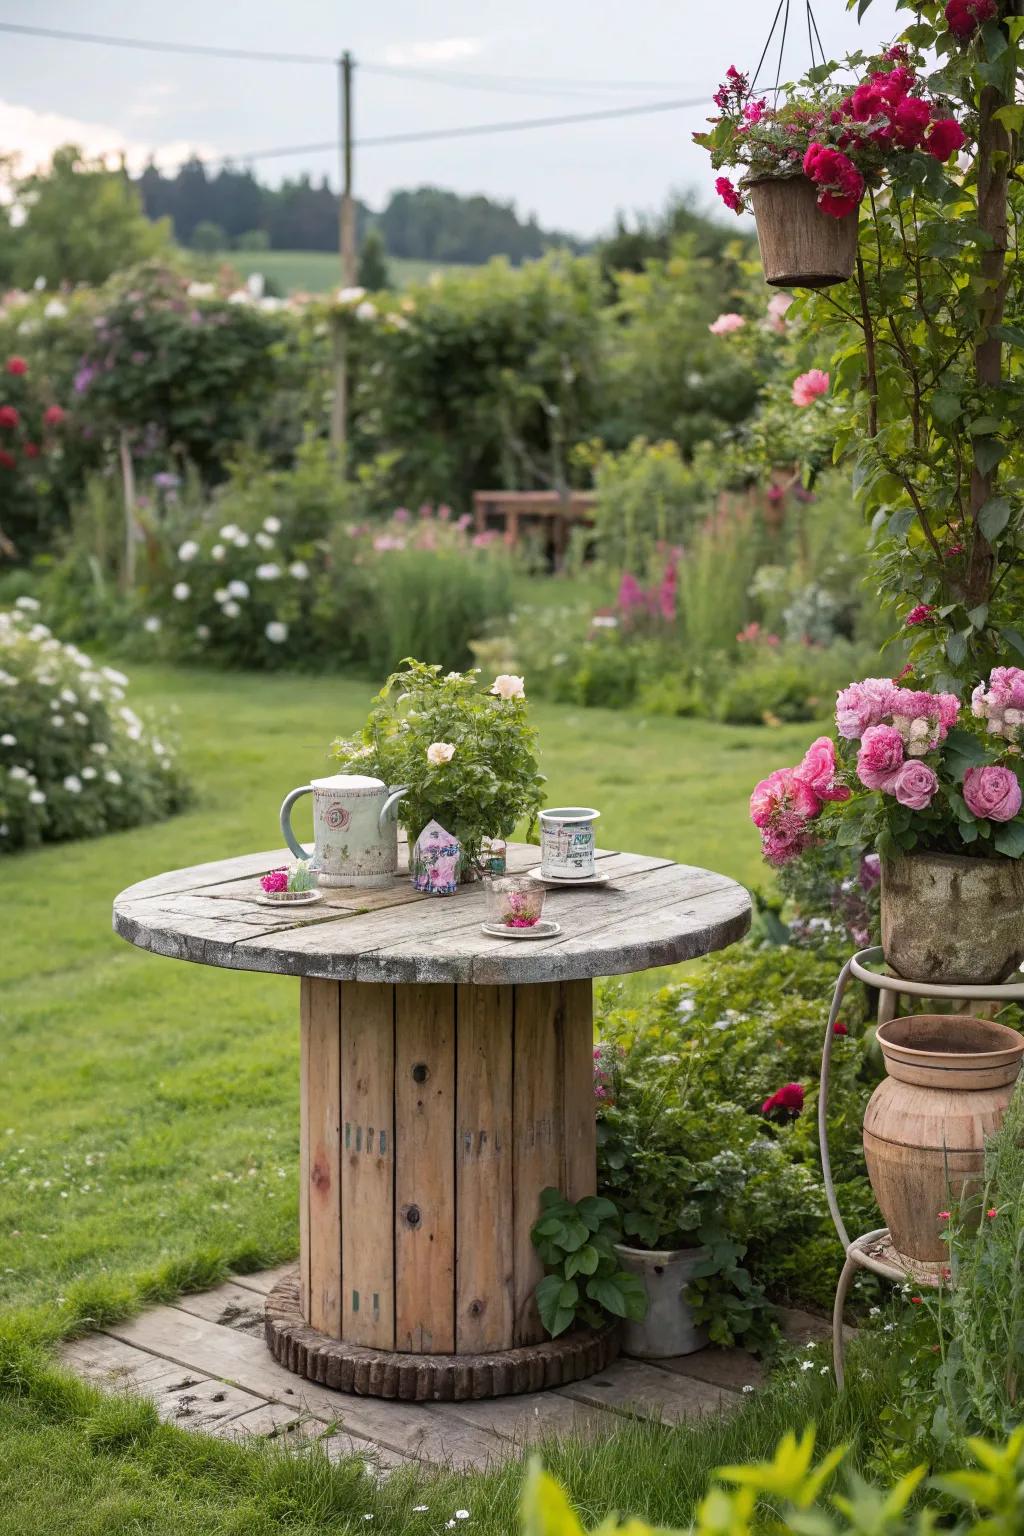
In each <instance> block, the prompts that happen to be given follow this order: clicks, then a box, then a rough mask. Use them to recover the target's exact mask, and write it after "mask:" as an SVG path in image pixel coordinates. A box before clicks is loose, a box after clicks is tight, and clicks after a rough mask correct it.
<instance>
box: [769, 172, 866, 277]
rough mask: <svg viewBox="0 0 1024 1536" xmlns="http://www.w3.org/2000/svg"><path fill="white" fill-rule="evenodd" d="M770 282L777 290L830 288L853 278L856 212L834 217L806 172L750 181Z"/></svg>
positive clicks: (855, 249) (855, 255)
mask: <svg viewBox="0 0 1024 1536" xmlns="http://www.w3.org/2000/svg"><path fill="white" fill-rule="evenodd" d="M747 191H748V192H749V194H750V205H751V207H752V208H753V210H754V218H755V220H756V221H757V239H758V244H759V245H760V247H761V265H762V266H763V267H764V275H765V281H766V282H769V283H771V284H772V286H773V287H775V288H830V287H831V286H832V284H833V283H845V282H846V281H847V279H848V278H850V277H852V276H853V267H854V262H855V261H856V259H857V212H856V210H855V211H854V212H853V213H848V214H847V215H846V217H845V218H843V219H834V218H833V217H832V216H831V214H828V213H822V211H821V209H820V208H819V207H818V194H817V192H816V191H815V189H814V186H813V183H811V182H809V181H808V180H807V178H806V176H789V177H786V178H785V179H784V180H781V181H780V180H778V179H777V178H766V179H764V180H762V181H752V182H749V183H748V185H747Z"/></svg>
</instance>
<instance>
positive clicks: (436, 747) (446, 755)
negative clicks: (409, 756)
mask: <svg viewBox="0 0 1024 1536" xmlns="http://www.w3.org/2000/svg"><path fill="white" fill-rule="evenodd" d="M454 756H455V748H454V746H453V745H452V743H451V742H450V741H432V742H431V743H430V746H429V747H428V748H427V762H428V763H433V765H434V767H435V768H439V767H440V766H441V764H442V763H450V762H451V760H452V758H453V757H454Z"/></svg>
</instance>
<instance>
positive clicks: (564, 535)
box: [473, 491, 596, 571]
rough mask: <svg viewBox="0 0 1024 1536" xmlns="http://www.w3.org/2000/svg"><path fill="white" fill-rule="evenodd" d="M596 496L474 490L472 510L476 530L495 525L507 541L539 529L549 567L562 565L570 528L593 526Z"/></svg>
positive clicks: (574, 493)
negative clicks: (549, 562)
mask: <svg viewBox="0 0 1024 1536" xmlns="http://www.w3.org/2000/svg"><path fill="white" fill-rule="evenodd" d="M595 500H596V498H595V496H594V494H593V492H592V491H570V492H569V493H568V494H567V495H566V496H560V495H559V494H558V492H557V491H474V492H473V512H474V521H475V525H476V531H477V533H487V532H489V531H490V530H492V529H496V530H497V531H499V532H500V533H502V534H503V535H504V537H505V538H506V539H507V540H508V542H509V543H510V544H517V543H518V542H519V539H520V537H521V535H522V534H523V533H524V532H525V531H529V532H534V533H537V532H539V533H540V536H541V541H542V543H543V546H544V550H545V553H546V554H547V555H548V557H549V559H550V561H551V565H552V568H553V569H554V570H556V571H560V570H561V569H562V568H563V566H564V565H565V557H566V554H567V552H568V548H569V539H570V536H571V534H572V530H573V528H593V526H594V518H593V508H594V502H595Z"/></svg>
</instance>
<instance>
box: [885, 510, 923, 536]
mask: <svg viewBox="0 0 1024 1536" xmlns="http://www.w3.org/2000/svg"><path fill="white" fill-rule="evenodd" d="M916 520H917V513H916V512H915V511H914V508H913V507H900V508H899V509H898V511H896V512H894V513H893V514H892V516H891V517H890V519H889V534H890V537H891V538H894V539H902V538H905V537H906V535H907V534H908V533H909V531H910V529H911V528H912V527H913V526H914V523H915V521H916Z"/></svg>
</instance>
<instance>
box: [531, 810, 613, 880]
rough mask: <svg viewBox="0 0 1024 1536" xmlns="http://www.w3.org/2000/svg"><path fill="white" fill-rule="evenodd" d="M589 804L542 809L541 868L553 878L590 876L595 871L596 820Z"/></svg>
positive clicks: (586, 877)
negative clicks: (549, 809)
mask: <svg viewBox="0 0 1024 1536" xmlns="http://www.w3.org/2000/svg"><path fill="white" fill-rule="evenodd" d="M600 814H601V812H600V811H595V810H593V809H591V808H590V807H589V806H585V805H563V806H559V807H557V808H556V809H555V810H551V811H541V813H540V872H541V874H542V875H543V876H544V877H545V878H546V879H549V880H586V879H588V878H589V876H591V875H592V874H593V873H594V822H595V821H596V820H597V818H598V817H599V816H600Z"/></svg>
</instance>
